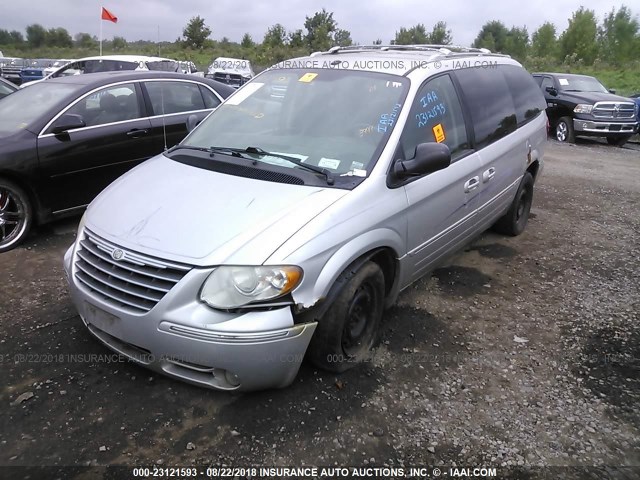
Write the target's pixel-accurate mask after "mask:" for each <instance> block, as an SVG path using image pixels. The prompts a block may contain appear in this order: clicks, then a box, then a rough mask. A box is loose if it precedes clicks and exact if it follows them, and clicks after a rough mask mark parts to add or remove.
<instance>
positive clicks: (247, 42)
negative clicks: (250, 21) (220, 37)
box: [240, 33, 255, 48]
mask: <svg viewBox="0 0 640 480" xmlns="http://www.w3.org/2000/svg"><path fill="white" fill-rule="evenodd" d="M240 46H241V47H242V48H253V47H254V46H255V43H254V42H253V39H252V38H251V35H249V34H248V33H245V34H244V35H243V37H242V41H241V42H240Z"/></svg>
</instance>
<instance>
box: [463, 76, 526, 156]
mask: <svg viewBox="0 0 640 480" xmlns="http://www.w3.org/2000/svg"><path fill="white" fill-rule="evenodd" d="M455 75H456V77H457V78H458V80H459V82H460V86H461V87H462V94H463V95H464V97H465V99H466V103H467V106H468V108H469V113H470V114H471V120H472V123H473V131H474V134H475V141H476V148H478V149H480V148H483V147H486V146H487V145H489V144H491V143H493V142H495V141H497V140H500V139H501V138H503V137H505V136H506V135H508V134H510V133H512V132H514V131H515V130H516V125H517V123H516V110H515V106H514V104H513V99H512V97H511V94H510V89H509V86H508V85H507V81H506V79H505V77H504V75H502V72H501V71H500V69H498V68H495V67H494V68H466V69H463V70H457V71H456V72H455Z"/></svg>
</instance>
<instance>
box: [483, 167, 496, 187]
mask: <svg viewBox="0 0 640 480" xmlns="http://www.w3.org/2000/svg"><path fill="white" fill-rule="evenodd" d="M495 174H496V169H495V168H493V167H491V168H490V169H488V170H485V171H484V172H482V182H483V183H486V182H488V181H489V180H491V179H492V178H493V176H494V175H495Z"/></svg>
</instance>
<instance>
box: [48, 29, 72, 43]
mask: <svg viewBox="0 0 640 480" xmlns="http://www.w3.org/2000/svg"><path fill="white" fill-rule="evenodd" d="M45 38H46V43H47V45H49V46H52V47H63V48H71V47H73V40H72V39H71V35H69V32H67V30H66V29H65V28H50V29H49V30H47V34H46V37H45Z"/></svg>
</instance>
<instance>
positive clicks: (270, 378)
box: [64, 245, 316, 391]
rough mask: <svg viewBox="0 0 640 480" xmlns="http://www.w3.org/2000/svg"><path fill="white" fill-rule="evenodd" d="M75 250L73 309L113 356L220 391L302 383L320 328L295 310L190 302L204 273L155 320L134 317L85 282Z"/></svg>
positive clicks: (180, 287) (187, 282) (154, 314)
mask: <svg viewBox="0 0 640 480" xmlns="http://www.w3.org/2000/svg"><path fill="white" fill-rule="evenodd" d="M74 248H75V245H74V246H72V247H71V248H69V250H68V251H67V252H66V254H65V257H64V269H65V274H66V277H67V281H68V282H69V289H70V293H71V297H72V300H73V303H74V304H75V306H76V308H77V310H78V313H79V314H80V317H81V319H82V321H83V323H84V325H85V326H86V327H87V329H88V330H89V332H91V334H92V335H94V336H95V337H96V338H98V339H99V340H100V341H101V342H102V343H104V344H105V345H106V346H107V347H109V348H110V349H111V350H114V351H116V352H118V353H120V354H122V355H124V356H125V357H127V358H129V359H130V360H131V361H133V362H135V363H137V364H139V365H141V366H144V367H146V368H149V369H151V370H154V371H156V372H159V373H162V374H164V375H168V376H170V377H173V378H176V379H179V380H182V381H185V382H188V383H192V384H195V385H199V386H204V387H207V388H212V389H216V390H225V391H250V390H261V389H266V388H281V387H285V386H287V385H289V384H290V383H291V382H293V380H294V379H295V377H296V375H297V373H298V370H299V368H300V364H301V363H302V359H303V357H304V354H305V352H306V349H307V346H308V345H309V342H310V340H311V336H312V335H313V332H314V331H315V328H316V323H306V324H300V325H294V323H293V316H292V313H291V308H290V307H288V306H287V307H281V308H275V309H273V310H268V311H248V312H240V313H226V312H218V311H215V310H212V309H210V308H209V307H207V306H206V305H204V304H202V303H201V302H199V301H197V299H196V298H193V299H190V300H187V301H185V299H186V298H189V297H190V296H191V295H189V292H191V291H194V290H193V287H194V284H200V285H201V279H202V275H201V274H200V273H197V272H196V273H195V274H194V275H191V274H187V276H185V277H184V278H183V279H182V280H181V281H180V282H179V283H178V284H176V286H175V287H174V288H173V290H172V291H171V292H169V293H168V294H167V296H166V297H165V298H163V299H162V300H161V301H160V302H159V303H158V304H157V305H156V306H155V307H154V308H152V309H151V310H150V311H149V312H148V313H146V314H144V315H135V314H130V313H127V312H125V311H122V310H119V309H117V308H114V307H113V306H112V305H110V304H108V303H105V302H104V301H103V300H102V299H101V298H98V297H96V296H94V295H92V294H91V292H89V291H88V290H87V289H86V288H85V287H84V285H83V284H82V283H80V282H78V281H77V279H76V278H75V272H74V264H73V262H74V255H75V252H74ZM198 290H199V287H198V288H197V289H196V290H195V291H194V293H195V292H197V291H198ZM238 326H239V328H237V327H238Z"/></svg>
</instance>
